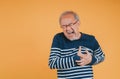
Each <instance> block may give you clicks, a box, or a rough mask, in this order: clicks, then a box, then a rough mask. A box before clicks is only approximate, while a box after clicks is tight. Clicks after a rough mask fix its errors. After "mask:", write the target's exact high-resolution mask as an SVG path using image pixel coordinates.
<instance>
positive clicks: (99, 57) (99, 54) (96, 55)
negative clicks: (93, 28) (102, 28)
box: [90, 37, 105, 65]
mask: <svg viewBox="0 0 120 79" xmlns="http://www.w3.org/2000/svg"><path fill="white" fill-rule="evenodd" d="M93 40H94V41H93V50H94V51H93V55H92V62H91V63H90V64H91V65H95V64H98V63H100V62H102V61H104V59H105V54H104V53H103V51H102V49H101V47H100V45H99V43H98V42H97V40H96V39H95V37H94V39H93Z"/></svg>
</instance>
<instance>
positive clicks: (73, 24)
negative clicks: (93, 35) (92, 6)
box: [61, 14, 79, 40]
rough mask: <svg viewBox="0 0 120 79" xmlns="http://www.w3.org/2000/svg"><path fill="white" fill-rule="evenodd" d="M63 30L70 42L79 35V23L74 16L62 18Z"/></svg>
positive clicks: (68, 15) (69, 15)
mask: <svg viewBox="0 0 120 79" xmlns="http://www.w3.org/2000/svg"><path fill="white" fill-rule="evenodd" d="M61 28H62V29H63V33H64V35H65V36H66V37H67V38H68V39H69V40H75V39H76V37H77V35H79V21H78V20H76V19H75V18H74V16H73V15H72V14H67V15H64V16H62V19H61Z"/></svg>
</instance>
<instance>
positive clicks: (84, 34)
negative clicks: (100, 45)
mask: <svg viewBox="0 0 120 79" xmlns="http://www.w3.org/2000/svg"><path fill="white" fill-rule="evenodd" d="M82 36H83V39H87V40H94V39H95V36H94V35H92V34H86V33H82Z"/></svg>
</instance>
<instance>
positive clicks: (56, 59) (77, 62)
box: [49, 11, 105, 79]
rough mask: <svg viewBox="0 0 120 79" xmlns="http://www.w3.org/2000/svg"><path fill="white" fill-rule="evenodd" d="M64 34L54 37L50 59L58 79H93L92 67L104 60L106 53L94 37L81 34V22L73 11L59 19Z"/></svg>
mask: <svg viewBox="0 0 120 79" xmlns="http://www.w3.org/2000/svg"><path fill="white" fill-rule="evenodd" d="M59 23H60V26H61V28H62V30H63V32H61V33H58V34H56V35H55V36H54V39H53V43H52V46H51V53H50V57H49V66H50V68H51V69H57V74H58V79H93V70H92V65H95V64H98V63H100V62H102V61H103V60H104V57H105V56H104V53H103V52H102V50H101V47H100V45H99V43H98V42H97V40H96V39H95V37H94V36H93V35H89V34H85V33H82V32H79V28H80V27H79V26H80V20H79V17H78V15H77V14H76V13H75V12H73V11H66V12H64V13H62V14H61V16H60V18H59Z"/></svg>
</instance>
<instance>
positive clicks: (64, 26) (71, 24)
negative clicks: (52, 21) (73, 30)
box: [61, 20, 78, 29]
mask: <svg viewBox="0 0 120 79" xmlns="http://www.w3.org/2000/svg"><path fill="white" fill-rule="evenodd" d="M77 22H78V20H76V21H75V22H74V23H70V24H68V25H61V27H62V28H63V29H65V28H67V27H68V26H69V27H72V26H74V25H75V24H76V23H77Z"/></svg>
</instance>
